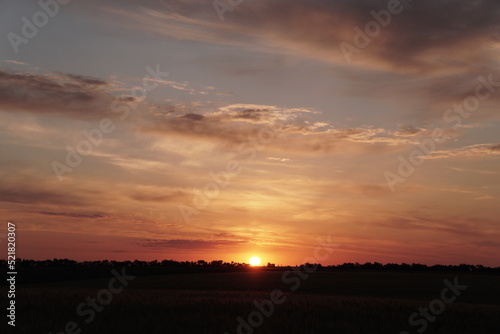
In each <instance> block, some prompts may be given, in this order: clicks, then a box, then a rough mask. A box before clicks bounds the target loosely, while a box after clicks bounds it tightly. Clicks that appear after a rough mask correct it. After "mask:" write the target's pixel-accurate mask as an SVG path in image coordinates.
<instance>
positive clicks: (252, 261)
mask: <svg viewBox="0 0 500 334" xmlns="http://www.w3.org/2000/svg"><path fill="white" fill-rule="evenodd" d="M250 264H251V265H252V266H258V265H259V264H260V259H259V258H258V257H257V256H254V257H252V258H251V259H250Z"/></svg>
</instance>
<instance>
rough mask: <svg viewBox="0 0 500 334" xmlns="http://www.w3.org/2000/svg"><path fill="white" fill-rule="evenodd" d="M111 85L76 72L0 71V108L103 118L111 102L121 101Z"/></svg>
mask: <svg viewBox="0 0 500 334" xmlns="http://www.w3.org/2000/svg"><path fill="white" fill-rule="evenodd" d="M110 85H111V84H110V83H109V82H106V81H104V80H101V79H97V78H91V77H87V76H81V75H75V74H61V73H56V74H54V75H49V74H35V73H21V72H12V71H6V70H0V109H3V110H6V111H22V112H31V113H45V114H58V115H63V116H65V117H70V118H78V119H95V118H102V117H105V116H106V115H107V116H109V115H112V114H113V113H112V112H111V103H112V102H113V101H121V98H119V97H118V98H117V97H114V96H112V95H111V92H110V91H108V90H107V89H106V87H108V86H110ZM131 99H132V100H133V98H131ZM124 102H126V101H124ZM129 102H131V101H129Z"/></svg>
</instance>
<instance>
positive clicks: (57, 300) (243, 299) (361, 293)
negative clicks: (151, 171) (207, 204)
mask: <svg viewBox="0 0 500 334" xmlns="http://www.w3.org/2000/svg"><path fill="white" fill-rule="evenodd" d="M283 272H284V270H283V271H280V270H274V271H265V270H251V271H247V272H226V273H192V274H170V275H161V276H137V277H136V278H135V279H133V280H131V281H130V283H129V284H128V286H127V287H125V288H124V289H123V291H122V292H120V293H116V294H114V295H113V297H112V300H111V302H110V303H109V305H105V306H102V307H103V310H102V311H101V312H95V319H93V320H92V321H90V322H89V323H86V322H85V321H84V320H85V319H88V315H85V316H80V315H78V314H77V311H76V309H77V306H78V305H79V304H81V303H83V302H86V300H87V298H88V297H91V298H95V297H96V296H97V295H98V292H99V291H100V290H101V289H106V288H107V287H108V282H109V281H110V279H111V278H112V275H111V273H110V274H109V276H108V277H107V278H101V279H92V280H84V281H65V282H53V283H44V284H20V285H18V287H17V289H18V291H17V294H16V304H17V310H16V311H17V319H16V320H17V321H16V330H15V333H50V332H52V333H54V334H55V333H60V332H64V327H65V325H66V323H67V322H68V321H75V322H76V323H77V324H78V327H77V328H75V329H72V328H70V331H66V332H67V333H72V332H74V333H78V330H79V329H81V333H95V334H99V333H221V334H222V333H225V332H227V333H237V332H238V331H237V328H238V321H237V318H238V317H241V318H243V319H244V320H245V322H247V323H248V322H249V321H250V323H252V322H251V321H253V324H259V326H255V327H253V326H250V325H248V326H249V327H246V328H241V329H240V333H252V332H253V333H400V332H401V331H405V330H406V331H408V332H409V333H419V332H418V331H417V330H422V329H423V325H422V324H421V323H420V324H419V325H415V326H411V325H410V324H409V317H410V315H411V314H412V313H414V312H418V309H419V308H420V307H423V308H428V307H429V303H430V302H431V301H432V300H434V299H440V298H441V297H440V296H441V291H442V290H443V289H444V288H445V287H446V285H445V284H444V283H443V280H445V279H447V280H448V281H450V282H453V281H454V278H455V277H458V282H459V284H460V285H467V288H466V289H465V290H463V291H461V294H460V295H459V296H458V297H457V298H456V300H455V301H454V302H452V303H447V304H444V305H445V309H444V311H443V312H442V313H441V314H439V315H437V316H436V318H435V320H433V321H428V322H427V327H426V328H425V330H423V331H421V332H422V333H450V334H451V333H496V334H498V333H500V304H499V301H500V276H499V275H494V274H483V273H464V272H457V273H454V272H443V273H436V272H425V273H415V272H411V273H410V272H386V271H385V272H375V271H335V272H331V271H318V272H314V273H311V274H310V275H309V277H307V278H305V276H303V277H302V278H300V279H299V276H297V275H295V274H291V275H289V276H288V279H289V281H288V282H285V283H284V282H283V280H282V275H283ZM302 275H304V274H302ZM294 286H295V287H298V288H297V289H296V291H293V292H292V290H291V288H292V287H294ZM2 289H5V287H2ZM274 289H280V290H281V291H283V292H284V295H283V296H281V299H280V300H281V301H282V302H283V303H282V304H279V305H274V304H273V306H272V307H271V306H269V305H271V302H267V304H266V305H268V306H269V307H267V309H266V308H265V311H264V312H269V313H270V314H269V317H267V316H262V320H261V319H260V318H259V316H258V315H257V316H255V314H256V311H258V309H257V307H256V306H255V305H254V303H253V302H254V300H256V301H257V302H259V303H262V302H263V301H264V300H270V299H271V297H270V295H271V291H272V290H274ZM2 294H4V291H2ZM448 294H449V296H452V293H451V292H448ZM99 306H100V304H99ZM87 308H88V307H86V309H87ZM271 308H272V309H273V310H272V312H271V311H270V309H271ZM252 312H253V314H254V319H253V320H252V319H251V320H249V319H248V316H249V314H251V313H252ZM259 314H260V313H259ZM415 319H416V320H418V319H424V318H423V317H421V316H418V317H417V318H415ZM260 323H262V324H261V325H260Z"/></svg>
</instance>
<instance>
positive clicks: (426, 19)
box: [95, 0, 500, 72]
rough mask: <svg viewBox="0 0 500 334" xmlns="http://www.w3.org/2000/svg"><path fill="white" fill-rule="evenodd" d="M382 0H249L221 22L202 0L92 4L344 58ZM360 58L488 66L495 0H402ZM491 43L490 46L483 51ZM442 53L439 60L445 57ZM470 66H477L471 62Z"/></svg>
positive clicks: (219, 37) (181, 29) (182, 32)
mask: <svg viewBox="0 0 500 334" xmlns="http://www.w3.org/2000/svg"><path fill="white" fill-rule="evenodd" d="M387 3H388V2H387V1H386V0H376V1H373V0H361V1H355V2H353V1H349V0H338V1H328V0H313V1H306V0H301V1H293V2H290V1H286V0H275V1H265V0H254V1H251V2H249V1H245V2H243V3H241V4H240V5H239V6H238V7H237V8H236V9H235V10H233V11H227V12H226V13H225V15H224V16H225V17H226V19H225V20H224V22H220V20H219V18H218V16H217V13H216V11H215V9H214V8H213V6H212V5H211V3H210V4H207V2H205V1H201V0H193V1H183V2H175V3H174V2H165V1H143V2H141V5H140V6H134V5H133V4H132V3H128V5H122V3H121V2H120V6H118V5H117V4H118V2H116V1H115V2H106V3H95V6H97V7H99V8H100V9H101V10H105V11H107V12H108V13H112V14H114V15H119V16H122V17H125V18H126V19H127V24H130V22H135V26H134V28H137V27H138V28H140V29H143V30H148V31H153V32H156V33H158V34H162V35H167V36H170V37H174V38H176V39H183V40H196V41H201V42H204V43H215V44H229V45H237V46H245V47H248V48H250V49H254V50H260V51H265V52H274V53H299V54H303V55H306V56H309V57H312V58H320V59H323V60H326V61H329V62H332V61H334V62H339V63H345V59H344V56H343V54H342V51H341V50H340V48H339V44H340V43H342V42H346V43H350V44H354V42H353V39H354V37H355V34H356V33H355V31H354V30H353V28H354V27H359V28H360V29H362V30H364V29H365V25H366V24H367V23H368V22H370V21H374V20H375V19H374V17H373V16H372V14H371V12H372V11H374V12H379V11H381V10H386V9H387ZM402 8H404V9H403V10H402V12H401V13H400V14H397V15H392V18H391V22H390V23H389V24H388V25H387V27H385V28H382V29H381V33H380V35H378V36H375V37H374V38H373V40H372V41H371V42H370V44H369V45H368V47H367V48H366V49H365V50H363V52H362V54H361V55H360V60H361V61H362V63H363V64H365V65H367V66H377V67H385V68H388V67H390V68H398V69H402V70H412V71H417V70H418V71H419V72H427V71H444V72H447V71H449V70H450V69H453V70H454V71H459V72H461V71H463V68H462V67H464V66H465V68H471V67H472V66H473V64H477V63H478V62H479V61H481V64H484V65H485V66H487V65H492V64H493V63H494V59H495V51H494V48H495V46H496V45H498V36H500V29H499V27H500V25H499V24H498V22H499V18H500V10H499V8H500V4H499V3H498V2H496V1H495V0H478V1H472V2H471V1H454V2H450V1H446V0H437V1H432V2H427V1H425V2H424V1H413V2H411V3H410V1H402ZM488 46H489V49H488ZM443 53H445V54H446V55H447V57H446V59H443V57H442V55H443ZM474 66H475V65H474Z"/></svg>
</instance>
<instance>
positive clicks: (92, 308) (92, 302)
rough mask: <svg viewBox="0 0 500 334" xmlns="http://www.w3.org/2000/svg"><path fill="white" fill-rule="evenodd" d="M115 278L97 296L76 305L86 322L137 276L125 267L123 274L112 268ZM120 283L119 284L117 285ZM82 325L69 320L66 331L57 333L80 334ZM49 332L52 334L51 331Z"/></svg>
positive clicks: (91, 319) (89, 321) (79, 314)
mask: <svg viewBox="0 0 500 334" xmlns="http://www.w3.org/2000/svg"><path fill="white" fill-rule="evenodd" d="M111 273H112V274H113V276H114V277H113V278H112V279H111V280H109V283H108V287H107V289H101V290H99V292H97V295H96V297H95V298H91V297H87V299H86V300H85V302H82V303H80V304H78V306H77V307H76V314H77V315H78V316H80V317H81V318H83V319H82V321H83V322H84V324H90V323H91V322H92V321H94V319H95V318H96V312H102V311H103V310H104V306H107V305H109V304H111V302H112V301H113V296H114V295H116V294H118V293H121V292H122V291H123V289H124V288H125V287H126V286H127V285H128V284H129V281H132V280H134V279H135V276H131V275H127V274H126V273H125V268H122V272H121V274H120V273H119V272H117V271H116V270H114V269H113V270H111ZM117 283H118V285H117ZM81 332H82V329H81V325H79V324H78V322H76V321H72V320H70V321H68V322H67V323H66V324H65V326H64V331H61V332H57V333H56V334H78V333H81ZM49 334H52V332H50V333H49Z"/></svg>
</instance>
